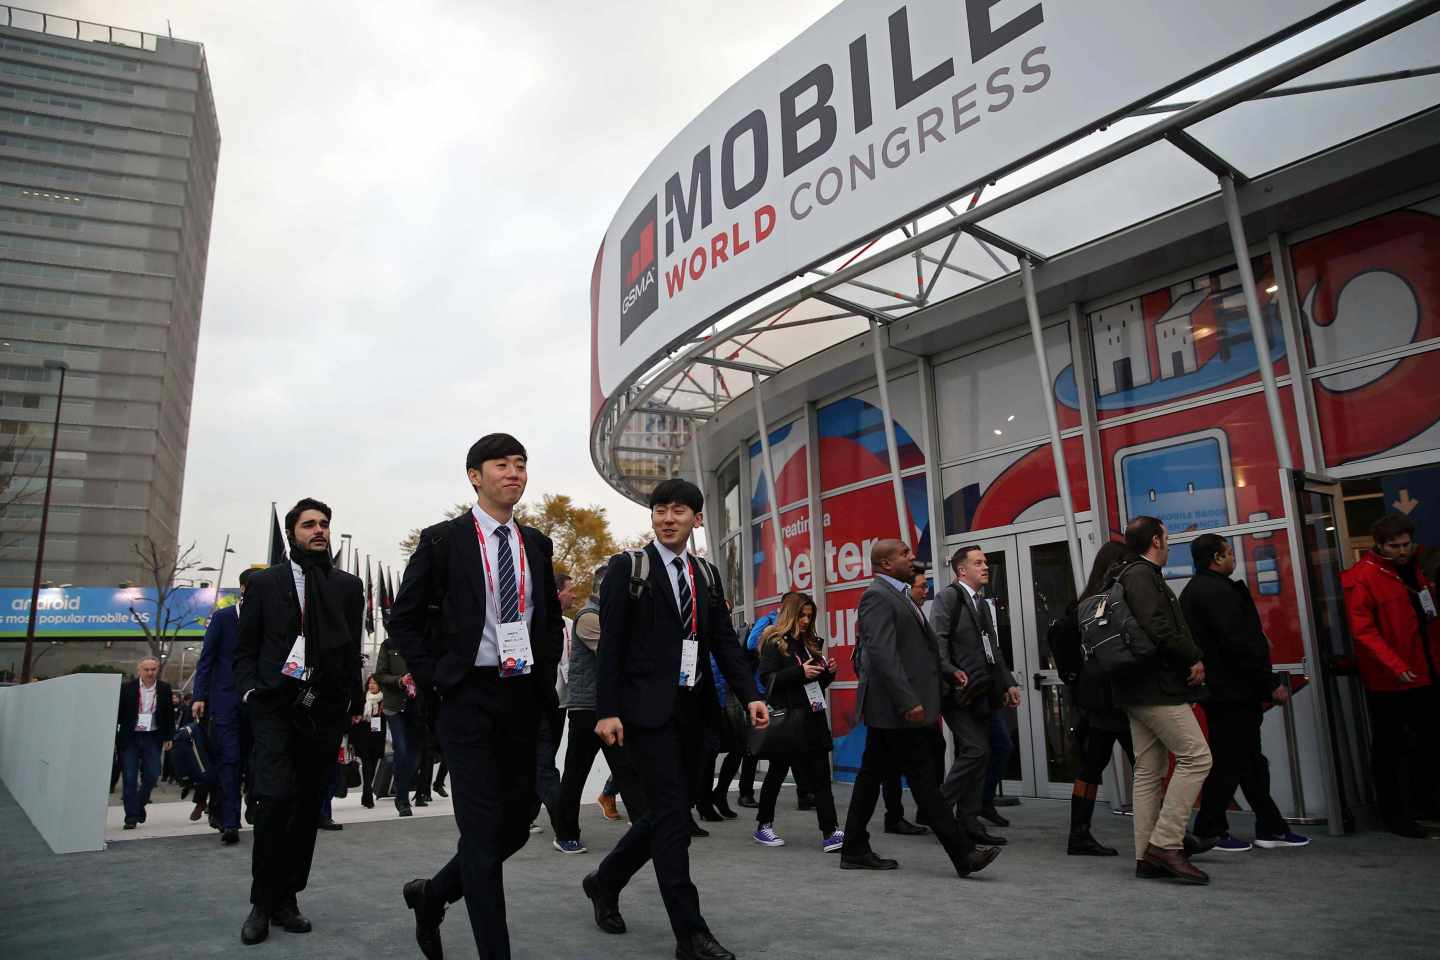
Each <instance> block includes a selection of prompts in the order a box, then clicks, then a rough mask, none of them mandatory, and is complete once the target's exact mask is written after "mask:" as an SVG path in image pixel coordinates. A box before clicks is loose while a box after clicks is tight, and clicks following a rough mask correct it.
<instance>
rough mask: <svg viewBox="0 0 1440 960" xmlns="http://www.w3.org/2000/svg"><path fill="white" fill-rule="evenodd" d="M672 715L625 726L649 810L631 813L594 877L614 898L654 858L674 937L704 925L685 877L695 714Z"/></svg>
mask: <svg viewBox="0 0 1440 960" xmlns="http://www.w3.org/2000/svg"><path fill="white" fill-rule="evenodd" d="M694 696H695V694H694V693H687V694H682V695H681V697H694ZM676 713H677V717H675V718H673V719H671V720H670V721H669V722H667V723H666V724H665V725H664V726H661V727H651V728H646V727H626V728H625V753H626V754H627V756H628V757H629V758H630V761H631V762H632V763H633V764H634V767H635V772H636V774H637V775H638V778H639V781H640V788H641V790H642V791H643V792H644V795H645V799H646V800H647V801H648V803H649V809H648V810H646V812H645V815H644V816H641V817H636V816H634V813H633V811H632V813H631V821H632V822H631V826H630V829H629V830H627V831H626V832H625V835H624V836H623V837H621V838H620V841H619V842H618V843H616V844H615V849H614V850H611V851H610V853H609V854H608V855H606V857H605V859H604V860H602V861H601V863H600V868H599V870H598V871H597V872H596V879H597V880H598V881H599V884H600V887H601V889H602V890H604V891H605V892H606V893H609V894H612V895H614V896H617V897H618V896H619V895H620V891H621V890H623V889H624V888H625V885H626V884H627V883H629V882H630V878H631V877H633V876H635V874H636V873H637V872H639V870H640V868H641V867H643V866H645V864H646V863H648V862H651V861H653V862H654V864H655V880H656V881H657V883H658V884H659V886H660V897H661V899H662V900H664V902H665V912H666V913H667V914H668V915H669V918H670V928H671V930H673V931H674V933H675V937H676V939H677V940H679V939H684V938H686V937H689V936H690V935H692V934H694V933H700V932H708V930H709V928H708V927H707V926H706V925H705V919H704V918H703V917H702V916H701V915H700V892H699V891H698V890H696V889H695V884H694V883H692V882H691V880H690V784H691V780H690V771H689V770H688V769H687V767H686V764H685V754H686V752H687V751H689V752H693V753H699V752H700V749H701V730H700V726H699V715H698V712H696V711H693V710H686V709H682V708H680V707H678V706H677V710H676ZM626 806H627V807H628V806H629V801H628V800H627V801H626Z"/></svg>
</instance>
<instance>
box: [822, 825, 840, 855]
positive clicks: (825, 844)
mask: <svg viewBox="0 0 1440 960" xmlns="http://www.w3.org/2000/svg"><path fill="white" fill-rule="evenodd" d="M844 845H845V831H844V830H836V831H835V832H834V833H832V834H830V836H828V837H826V838H825V839H824V840H821V841H820V849H821V850H824V851H825V852H826V853H834V852H835V851H837V850H839V849H840V848H841V847H843V846H844Z"/></svg>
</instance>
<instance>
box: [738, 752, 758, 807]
mask: <svg viewBox="0 0 1440 960" xmlns="http://www.w3.org/2000/svg"><path fill="white" fill-rule="evenodd" d="M759 763H760V758H758V757H752V756H750V754H748V753H747V754H745V756H743V757H741V758H740V796H742V797H753V796H755V768H756V767H757V766H758V765H759Z"/></svg>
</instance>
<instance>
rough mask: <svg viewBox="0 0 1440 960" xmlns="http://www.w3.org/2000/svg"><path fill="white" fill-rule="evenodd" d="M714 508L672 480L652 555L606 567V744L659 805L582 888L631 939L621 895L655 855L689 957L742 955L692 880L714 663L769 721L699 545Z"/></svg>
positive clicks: (609, 925)
mask: <svg viewBox="0 0 1440 960" xmlns="http://www.w3.org/2000/svg"><path fill="white" fill-rule="evenodd" d="M704 502H705V501H704V497H703V496H702V495H701V493H700V488H699V487H697V486H695V484H693V483H691V482H690V481H688V480H681V479H678V478H675V479H670V480H666V481H663V482H662V483H660V484H659V485H658V486H656V487H655V490H654V492H652V493H651V494H650V523H651V526H652V528H653V529H654V531H655V540H654V541H653V542H652V543H650V544H649V545H648V546H647V547H646V548H645V549H644V550H643V551H636V552H634V553H630V554H624V553H622V554H617V555H616V556H614V557H613V558H611V560H610V563H609V565H608V566H607V567H606V573H605V581H604V584H603V585H602V586H601V588H600V633H601V636H602V637H603V638H604V639H603V642H602V643H601V645H600V657H599V661H598V663H597V671H596V684H595V713H596V716H597V717H598V718H599V720H598V721H597V722H596V724H595V733H596V734H597V735H599V737H600V739H601V741H602V742H603V743H604V744H605V745H606V746H616V745H619V746H623V747H624V748H625V752H626V754H627V755H628V757H629V758H630V760H631V761H632V762H633V763H634V766H635V770H636V773H637V774H638V779H639V782H640V786H641V789H642V791H643V793H644V795H645V798H646V800H647V801H648V803H649V806H650V809H649V810H648V811H647V812H646V814H645V815H644V816H641V817H638V818H636V819H635V820H634V822H633V824H632V825H631V827H630V829H629V831H627V832H626V834H625V835H624V836H623V837H621V838H620V841H619V842H618V843H617V844H616V845H615V849H614V850H612V851H610V853H609V855H608V856H606V857H605V859H604V861H603V862H602V863H601V864H600V867H599V869H598V870H596V871H595V872H594V873H592V874H590V875H589V876H587V877H586V878H585V880H584V883H583V889H584V891H585V895H586V896H587V897H589V898H590V901H591V903H592V904H593V905H594V909H595V924H596V926H598V927H599V928H600V929H601V930H604V931H605V932H606V933H612V934H620V933H624V932H625V921H624V919H623V918H622V917H621V916H620V909H619V898H620V892H621V891H622V890H624V889H625V885H626V884H627V883H629V882H630V878H631V877H633V876H634V875H635V874H636V873H637V872H638V871H639V870H640V868H641V867H643V866H644V865H645V864H646V863H647V862H648V861H651V860H653V861H654V864H655V879H656V880H657V881H658V882H659V885H660V896H661V898H662V899H663V900H664V902H665V912H666V913H667V914H668V915H669V919H670V928H671V930H672V931H673V932H674V934H675V941H676V945H675V956H676V957H677V958H678V960H734V956H735V955H734V954H733V953H731V952H730V951H729V950H726V949H725V948H724V947H722V946H721V945H720V944H719V942H717V941H716V939H715V937H714V936H713V935H712V934H711V933H710V928H709V926H708V925H707V924H706V923H705V919H704V918H703V917H702V916H701V914H700V894H699V891H697V890H696V889H695V884H694V883H693V882H691V880H690V855H689V847H690V814H689V811H690V803H691V799H692V798H691V795H690V794H691V789H692V787H693V780H692V778H691V775H690V774H688V773H687V767H686V763H685V756H686V754H687V753H690V754H698V753H699V751H700V750H701V749H702V748H703V730H702V729H701V719H702V709H703V707H704V704H703V702H702V698H704V697H711V698H713V697H714V696H715V692H714V680H713V677H712V675H711V667H710V656H711V655H712V654H713V655H714V657H715V662H716V663H717V664H718V665H719V667H720V671H721V673H722V674H723V675H724V677H725V680H726V682H727V683H729V684H730V689H731V690H733V691H734V692H735V694H736V696H737V697H738V698H739V699H740V701H741V702H742V703H744V704H746V710H747V713H748V714H749V717H750V721H751V723H753V724H754V725H755V726H756V727H757V728H764V727H765V726H767V725H768V724H769V722H770V714H769V711H768V710H767V709H766V707H765V704H764V702H763V701H762V700H761V699H760V697H759V695H758V694H757V693H756V691H755V680H754V678H753V677H752V676H751V674H750V666H749V664H748V663H747V662H746V660H745V657H744V654H743V653H742V651H741V650H740V645H739V643H738V641H737V639H736V637H735V627H734V625H733V624H732V623H731V621H730V614H729V611H728V610H727V609H726V605H725V592H724V590H723V588H722V587H721V586H720V573H719V571H718V570H716V569H715V567H714V565H712V564H711V563H710V562H709V561H707V560H704V559H702V558H699V557H695V556H693V555H691V554H690V552H689V549H688V543H689V540H690V534H691V531H693V530H694V529H695V528H696V527H697V526H699V525H700V523H701V521H702V517H701V510H702V509H703V507H704Z"/></svg>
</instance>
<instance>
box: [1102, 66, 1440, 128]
mask: <svg viewBox="0 0 1440 960" xmlns="http://www.w3.org/2000/svg"><path fill="white" fill-rule="evenodd" d="M1437 73H1440V66H1435V67H1416V68H1414V69H1413V70H1391V71H1390V72H1388V73H1372V74H1368V75H1366V76H1363V77H1349V78H1347V79H1345V80H1330V81H1326V82H1324V83H1297V84H1295V85H1294V86H1293V87H1285V88H1284V89H1281V90H1267V91H1265V92H1264V93H1261V94H1257V95H1256V96H1254V97H1252V98H1251V99H1252V100H1273V99H1274V98H1276V97H1295V96H1299V95H1301V94H1306V93H1323V92H1324V91H1326V90H1344V89H1346V88H1347V87H1365V86H1369V85H1371V84H1376V83H1389V82H1391V81H1393V80H1414V79H1418V78H1420V77H1433V76H1434V75H1435V74H1437ZM1199 102H1200V101H1199V100H1184V101H1178V102H1176V103H1157V104H1156V105H1155V106H1153V107H1141V108H1140V109H1139V110H1135V111H1133V112H1131V113H1127V114H1126V116H1127V117H1148V116H1153V115H1154V114H1157V113H1175V112H1176V111H1178V110H1185V109H1188V108H1190V107H1193V106H1195V104H1197V103H1199Z"/></svg>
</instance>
